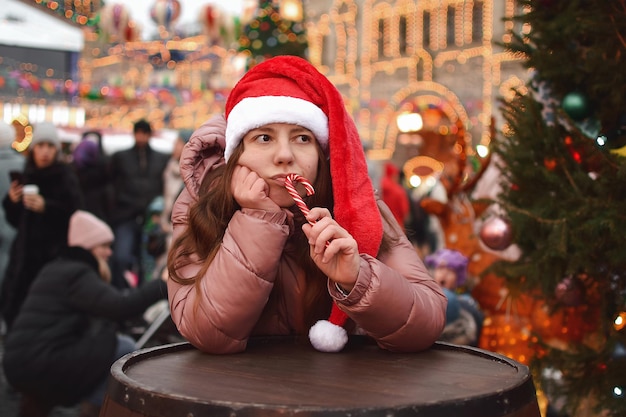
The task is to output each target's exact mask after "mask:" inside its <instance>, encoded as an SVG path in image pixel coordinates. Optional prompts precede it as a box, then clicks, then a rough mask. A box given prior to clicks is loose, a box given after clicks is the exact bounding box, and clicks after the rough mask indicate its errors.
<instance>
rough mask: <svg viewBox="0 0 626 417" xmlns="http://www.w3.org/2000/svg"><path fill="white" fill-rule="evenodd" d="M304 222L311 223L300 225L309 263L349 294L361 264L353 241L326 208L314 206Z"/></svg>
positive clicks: (357, 248) (357, 249) (356, 246)
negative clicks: (307, 249) (308, 251)
mask: <svg viewBox="0 0 626 417" xmlns="http://www.w3.org/2000/svg"><path fill="white" fill-rule="evenodd" d="M306 219H307V220H308V221H310V222H314V224H313V225H311V224H305V225H303V226H302V230H303V231H304V234H305V235H306V236H307V238H308V239H309V245H311V247H310V254H311V258H312V259H313V262H315V264H316V265H317V266H318V268H319V269H320V270H321V271H322V272H324V274H325V275H326V276H327V277H328V278H330V279H331V280H332V281H334V282H336V283H338V284H339V285H341V287H342V288H344V289H345V290H346V291H351V290H352V288H353V287H354V284H355V283H356V280H357V277H358V275H359V267H360V262H361V257H360V256H359V247H358V245H357V243H356V240H354V238H353V237H352V235H351V234H350V233H348V231H347V230H346V229H344V228H343V227H341V226H340V225H339V223H337V222H336V221H335V220H334V219H333V218H332V216H331V214H330V211H328V209H325V208H321V207H314V208H312V209H311V211H310V212H309V215H308V216H307V217H306Z"/></svg>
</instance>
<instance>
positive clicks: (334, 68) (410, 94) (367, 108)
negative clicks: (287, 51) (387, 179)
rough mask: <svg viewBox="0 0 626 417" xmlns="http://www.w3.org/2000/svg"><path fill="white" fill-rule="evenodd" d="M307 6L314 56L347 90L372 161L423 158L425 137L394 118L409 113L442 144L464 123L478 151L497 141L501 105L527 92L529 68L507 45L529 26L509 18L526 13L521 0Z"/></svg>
mask: <svg viewBox="0 0 626 417" xmlns="http://www.w3.org/2000/svg"><path fill="white" fill-rule="evenodd" d="M304 7H305V11H306V17H307V33H308V38H309V58H310V60H311V62H312V63H313V64H314V65H316V66H317V67H318V68H319V69H320V70H321V71H322V72H323V73H325V75H327V76H328V77H329V78H330V79H331V81H332V82H333V83H334V84H335V85H337V86H338V88H339V89H340V91H341V92H342V93H343V95H344V97H345V98H346V101H347V105H348V107H349V109H350V110H351V111H352V114H353V115H354V117H355V119H356V120H357V124H358V127H359V129H360V134H361V137H362V139H363V142H364V145H365V146H366V148H367V149H368V150H369V151H368V156H369V157H370V159H373V160H393V161H395V162H396V163H398V164H399V165H401V164H403V163H405V162H406V161H407V160H408V159H409V158H410V157H411V156H414V155H415V154H416V152H418V151H415V150H414V149H412V148H414V147H415V145H416V144H421V143H423V141H424V138H417V140H415V139H413V140H410V139H409V140H401V139H402V137H403V136H402V135H401V132H399V130H398V127H397V123H396V118H397V116H398V115H399V114H400V113H401V112H404V111H409V112H417V113H421V114H422V118H423V119H424V130H427V128H432V129H436V130H437V132H436V133H437V135H438V136H439V139H441V138H444V139H445V137H447V136H449V135H454V134H455V128H454V126H456V125H457V124H458V123H459V122H460V123H461V124H462V125H463V127H464V129H465V131H464V135H465V138H464V140H465V141H466V143H467V145H468V146H467V152H468V155H471V154H473V153H474V151H475V148H476V146H477V145H480V144H482V145H488V144H489V141H490V140H491V134H492V133H491V132H492V126H491V124H492V120H494V121H495V123H496V125H498V121H499V115H498V100H499V99H500V98H506V97H507V96H509V95H510V94H511V87H520V88H521V87H523V84H524V80H525V78H526V74H527V71H526V70H525V69H524V68H523V66H522V65H521V61H520V60H519V59H518V58H517V57H515V56H513V55H512V54H511V53H509V52H507V51H506V50H505V48H504V47H503V46H501V44H502V43H503V42H506V41H507V40H508V37H509V36H511V35H510V34H509V33H510V32H511V31H513V32H518V33H521V31H523V30H524V29H525V28H523V27H514V24H513V23H512V22H511V21H507V20H506V18H510V17H512V16H514V15H516V14H519V13H522V12H524V10H523V9H522V8H521V6H519V4H518V2H517V1H516V0H413V1H409V0H397V1H384V0H315V1H307V2H305V4H304ZM492 118H493V119H492ZM447 129H448V130H447ZM399 139H400V140H399ZM444 142H445V140H444ZM448 142H449V143H453V142H454V141H448Z"/></svg>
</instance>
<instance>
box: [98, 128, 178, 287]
mask: <svg viewBox="0 0 626 417" xmlns="http://www.w3.org/2000/svg"><path fill="white" fill-rule="evenodd" d="M133 135H134V137H135V145H134V146H133V147H132V148H130V149H126V150H122V151H118V152H116V153H114V154H113V155H112V156H111V175H112V178H113V189H114V192H115V199H114V201H115V202H114V209H113V212H112V217H111V223H110V224H111V226H112V227H113V231H114V233H115V244H114V247H113V257H112V272H113V285H115V286H117V287H118V288H125V287H127V286H128V285H127V282H126V280H125V279H124V273H125V272H126V271H132V272H135V273H137V275H138V276H139V282H141V281H142V271H141V260H140V248H141V238H142V230H143V226H144V221H145V214H146V212H147V208H148V206H149V205H150V203H151V202H152V201H153V200H154V199H155V197H158V196H160V195H162V194H163V171H164V170H165V166H166V165H167V162H168V160H169V155H167V154H164V153H161V152H158V151H156V150H154V149H153V148H152V147H150V144H149V142H150V138H151V137H152V127H151V126H150V123H148V122H147V121H145V120H139V121H137V122H136V123H135V124H134V126H133Z"/></svg>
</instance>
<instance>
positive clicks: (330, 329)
mask: <svg viewBox="0 0 626 417" xmlns="http://www.w3.org/2000/svg"><path fill="white" fill-rule="evenodd" d="M309 340H310V341H311V344H312V345H313V347H314V348H315V349H317V350H319V351H321V352H339V351H340V350H341V349H343V347H344V346H345V345H346V343H348V333H347V332H346V330H345V329H344V328H343V327H341V326H337V325H336V324H332V323H331V322H329V321H328V320H319V321H318V322H317V323H315V324H314V325H313V327H311V329H310V330H309Z"/></svg>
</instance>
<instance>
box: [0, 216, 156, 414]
mask: <svg viewBox="0 0 626 417" xmlns="http://www.w3.org/2000/svg"><path fill="white" fill-rule="evenodd" d="M112 242H113V232H112V230H111V229H110V227H109V226H108V225H107V224H106V223H104V222H103V221H102V220H100V219H98V218H97V217H95V216H94V215H93V214H91V213H89V212H86V211H81V210H78V211H76V212H75V213H74V214H73V215H72V217H71V219H70V225H69V232H68V243H69V248H67V249H66V250H65V251H64V252H63V254H61V255H60V256H59V257H58V258H57V259H55V260H54V261H52V262H50V263H48V264H47V265H46V266H45V267H44V268H43V269H42V270H41V271H40V273H39V275H38V276H37V278H36V280H35V281H34V282H33V284H32V286H31V288H30V291H29V292H28V296H27V297H26V300H25V302H24V305H23V307H22V309H21V311H20V314H19V315H18V317H17V319H16V320H15V323H14V325H13V328H12V330H11V332H10V333H9V334H8V335H7V338H6V340H5V346H4V358H3V363H2V365H3V368H4V372H5V376H6V379H7V381H8V382H9V383H10V384H11V386H12V387H13V388H15V389H16V390H17V391H19V392H20V393H21V394H22V397H21V402H20V409H21V412H22V415H31V416H34V415H37V416H46V415H47V414H48V413H49V412H50V411H51V409H52V408H53V407H54V406H57V405H59V406H74V405H76V404H78V403H81V416H88V415H97V413H98V412H99V407H100V405H101V404H102V401H103V399H104V394H105V389H106V388H105V387H106V381H107V378H108V375H109V372H110V368H111V365H112V364H113V362H114V361H115V360H117V359H118V358H120V357H122V356H123V355H125V354H127V353H130V352H132V351H134V350H135V349H136V347H135V346H136V345H135V341H134V340H133V339H132V338H130V337H129V336H126V335H122V334H118V330H119V326H118V323H120V322H121V321H123V320H126V319H129V318H132V317H135V316H137V315H140V314H141V313H142V312H144V311H145V310H146V309H147V308H148V307H149V306H150V305H152V304H154V303H155V302H157V301H159V300H161V299H165V298H166V297H167V286H166V283H165V281H163V280H161V279H159V280H153V281H150V282H148V283H146V284H145V285H143V286H141V287H139V288H135V289H130V290H126V291H125V292H122V291H120V290H118V289H117V288H115V287H113V286H112V285H110V283H109V281H110V277H111V272H110V269H109V266H108V258H109V257H110V256H111V243H112Z"/></svg>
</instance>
